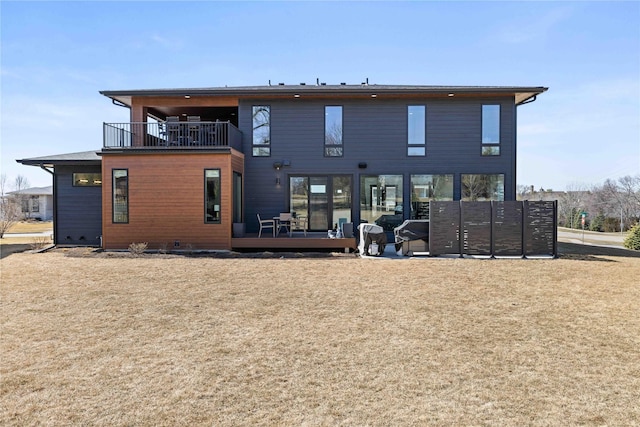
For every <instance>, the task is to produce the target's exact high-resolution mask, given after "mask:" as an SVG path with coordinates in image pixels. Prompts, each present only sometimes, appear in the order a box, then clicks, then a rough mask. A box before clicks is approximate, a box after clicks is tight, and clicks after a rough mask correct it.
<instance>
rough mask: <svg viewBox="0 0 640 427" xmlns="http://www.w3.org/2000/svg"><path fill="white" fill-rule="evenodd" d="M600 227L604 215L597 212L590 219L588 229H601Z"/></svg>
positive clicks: (602, 225)
mask: <svg viewBox="0 0 640 427" xmlns="http://www.w3.org/2000/svg"><path fill="white" fill-rule="evenodd" d="M602 227H604V215H602V214H598V215H596V217H595V218H593V219H592V220H591V223H590V224H589V230H591V231H602Z"/></svg>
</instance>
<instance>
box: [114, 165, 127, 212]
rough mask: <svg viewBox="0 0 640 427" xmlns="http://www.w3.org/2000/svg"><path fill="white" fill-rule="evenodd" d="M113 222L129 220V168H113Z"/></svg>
mask: <svg viewBox="0 0 640 427" xmlns="http://www.w3.org/2000/svg"><path fill="white" fill-rule="evenodd" d="M112 174H113V222H114V223H122V224H126V223H128V222H129V170H128V169H113V170H112Z"/></svg>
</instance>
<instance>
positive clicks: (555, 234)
mask: <svg viewBox="0 0 640 427" xmlns="http://www.w3.org/2000/svg"><path fill="white" fill-rule="evenodd" d="M553 257H554V258H558V201H557V200H554V201H553Z"/></svg>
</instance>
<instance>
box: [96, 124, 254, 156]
mask: <svg viewBox="0 0 640 427" xmlns="http://www.w3.org/2000/svg"><path fill="white" fill-rule="evenodd" d="M103 147H104V148H105V149H118V150H121V149H136V150H145V149H167V150H171V149H181V150H182V149H194V150H198V149H215V148H229V147H230V148H234V149H236V150H238V151H242V132H240V130H239V129H238V128H237V127H235V126H234V125H233V124H231V122H228V121H226V122H219V121H216V122H200V121H189V122H180V121H177V122H176V121H167V122H139V123H104V125H103Z"/></svg>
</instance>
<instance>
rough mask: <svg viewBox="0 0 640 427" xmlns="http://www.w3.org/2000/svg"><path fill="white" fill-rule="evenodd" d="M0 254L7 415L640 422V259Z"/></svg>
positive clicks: (109, 420) (91, 419)
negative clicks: (394, 258)
mask: <svg viewBox="0 0 640 427" xmlns="http://www.w3.org/2000/svg"><path fill="white" fill-rule="evenodd" d="M620 254H622V255H624V252H620ZM0 267H1V269H2V287H1V293H0V296H1V307H2V310H1V320H2V343H1V344H2V345H1V352H0V368H1V370H0V375H1V380H0V424H2V425H103V426H107V425H108V426H124V425H127V426H133V425H135V426H140V425H142V426H144V425H166V426H174V425H251V426H254V425H303V426H318V425H329V426H333V425H354V426H365V425H371V426H378V425H380V426H402V425H421V426H422V425H436V426H439V425H452V426H453V425H455V426H458V425H492V426H493V425H500V426H521V425H536V426H538V425H540V426H544V425H553V426H556V425H563V426H564V425H587V426H591V425H593V426H596V425H609V426H622V425H624V426H626V425H638V424H640V407H639V405H638V402H639V401H640V316H639V307H640V285H639V284H638V278H639V277H640V258H638V257H631V256H607V255H600V254H595V255H594V254H582V255H569V256H564V257H561V258H560V259H557V260H470V259H406V260H384V259H373V260H371V259H359V258H356V257H347V256H336V257H324V258H321V257H315V258H313V257H309V258H304V257H285V258H282V259H280V258H278V257H277V256H276V257H274V258H269V259H260V258H230V259H219V258H201V257H200V258H189V257H178V256H173V257H172V256H143V257H140V258H127V257H117V256H109V255H105V254H102V255H100V256H98V255H94V256H93V255H92V256H86V257H70V256H65V254H64V252H63V251H61V250H57V251H55V252H52V253H46V254H38V255H34V254H28V253H22V254H13V255H11V256H8V257H6V258H4V259H2V260H1V261H0Z"/></svg>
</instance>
